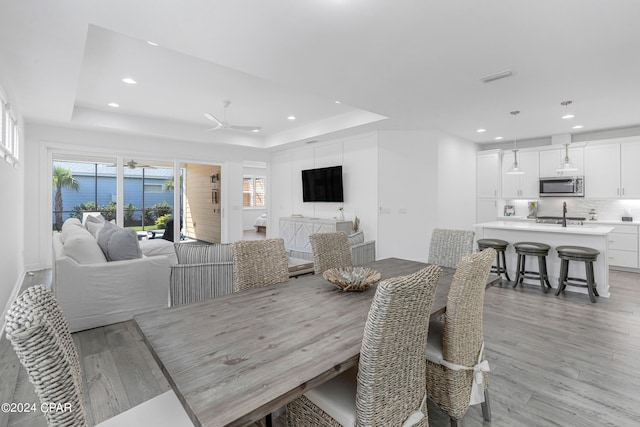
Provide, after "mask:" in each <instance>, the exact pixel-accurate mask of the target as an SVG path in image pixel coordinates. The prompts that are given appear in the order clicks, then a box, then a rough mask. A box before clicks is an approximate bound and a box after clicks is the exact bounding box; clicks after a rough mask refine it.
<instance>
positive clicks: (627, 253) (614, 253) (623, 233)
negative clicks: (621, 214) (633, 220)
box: [608, 225, 638, 268]
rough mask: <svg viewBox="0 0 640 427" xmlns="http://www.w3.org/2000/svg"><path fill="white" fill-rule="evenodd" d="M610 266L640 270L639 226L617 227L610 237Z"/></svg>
mask: <svg viewBox="0 0 640 427" xmlns="http://www.w3.org/2000/svg"><path fill="white" fill-rule="evenodd" d="M608 243H609V264H610V265H611V266H612V267H613V266H617V267H627V268H638V226H636V225H617V226H616V227H614V229H613V231H611V233H609V236H608Z"/></svg>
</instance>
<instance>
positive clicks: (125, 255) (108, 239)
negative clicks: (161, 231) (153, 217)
mask: <svg viewBox="0 0 640 427" xmlns="http://www.w3.org/2000/svg"><path fill="white" fill-rule="evenodd" d="M98 245H99V246H100V249H102V252H103V253H104V255H105V257H106V258H107V261H122V260H126V259H136V258H142V250H141V249H140V245H139V243H138V235H137V233H136V232H135V231H133V230H132V229H130V228H121V227H118V226H116V225H113V224H111V223H109V222H107V223H105V224H104V226H103V227H102V228H101V229H100V232H99V233H98Z"/></svg>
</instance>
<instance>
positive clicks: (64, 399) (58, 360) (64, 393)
mask: <svg viewBox="0 0 640 427" xmlns="http://www.w3.org/2000/svg"><path fill="white" fill-rule="evenodd" d="M6 319H7V324H6V327H5V330H6V333H7V338H8V339H9V341H10V342H11V344H12V345H13V348H14V349H15V351H16V354H17V355H18V359H19V360H20V363H22V365H23V366H24V368H25V370H26V371H27V375H28V377H29V381H30V382H31V384H33V386H34V388H35V390H36V394H37V395H38V398H39V399H40V402H41V403H42V404H49V403H62V404H64V405H66V406H65V408H64V409H65V410H63V411H45V412H44V416H45V418H46V420H47V424H48V425H49V426H56V427H57V426H69V427H71V426H74V427H76V426H86V425H87V422H86V417H85V412H84V407H83V406H82V374H81V371H80V363H79V361H78V354H77V352H76V349H75V346H74V344H73V340H72V338H71V333H70V332H69V327H68V325H67V322H66V320H65V319H64V317H63V315H62V312H61V311H60V307H59V306H58V303H57V302H56V300H55V298H54V297H53V294H51V292H50V291H49V290H47V289H46V288H45V287H44V286H42V285H37V286H33V287H30V288H28V289H26V290H25V291H24V292H23V293H22V294H21V295H20V296H18V298H17V299H16V300H15V301H14V302H13V304H11V307H10V308H9V312H8V313H7V318H6Z"/></svg>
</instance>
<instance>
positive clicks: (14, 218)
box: [0, 81, 25, 335]
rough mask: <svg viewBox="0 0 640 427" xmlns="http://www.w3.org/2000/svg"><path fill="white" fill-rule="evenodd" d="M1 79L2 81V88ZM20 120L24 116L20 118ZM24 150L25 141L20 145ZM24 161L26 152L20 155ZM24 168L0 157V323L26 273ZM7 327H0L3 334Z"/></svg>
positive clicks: (2, 322) (9, 97)
mask: <svg viewBox="0 0 640 427" xmlns="http://www.w3.org/2000/svg"><path fill="white" fill-rule="evenodd" d="M1 87H2V81H0V90H2V89H1ZM3 96H5V97H6V98H7V100H8V101H9V103H11V104H12V107H13V109H14V111H16V113H18V114H19V111H18V109H17V107H16V105H15V103H13V100H12V98H11V95H10V94H9V93H7V92H4V91H3ZM17 120H18V122H19V123H21V122H22V121H21V119H20V118H17ZM19 152H21V153H24V143H23V144H22V146H21V147H20V151H19ZM20 161H21V162H22V164H23V165H24V163H25V159H24V156H23V158H22V159H20ZM24 182H25V168H24V166H17V167H13V166H11V165H10V164H9V163H7V162H5V161H4V160H3V159H2V158H0V204H1V206H2V209H0V224H2V244H1V245H0V273H1V274H0V315H1V316H2V318H1V319H0V326H1V325H3V324H4V313H5V309H6V307H7V305H8V303H9V301H10V299H11V298H12V297H13V296H14V291H15V292H17V290H18V286H20V285H21V283H22V278H23V276H24V271H25V268H24V229H25V219H24V217H25V206H24V194H25V186H24ZM3 332H4V328H2V331H0V335H2V333H3Z"/></svg>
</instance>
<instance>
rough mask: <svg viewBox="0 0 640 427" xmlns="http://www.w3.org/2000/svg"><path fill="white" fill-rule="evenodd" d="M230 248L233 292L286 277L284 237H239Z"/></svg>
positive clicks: (279, 281)
mask: <svg viewBox="0 0 640 427" xmlns="http://www.w3.org/2000/svg"><path fill="white" fill-rule="evenodd" d="M232 251H233V291H234V292H240V291H244V290H247V289H254V288H259V287H261V286H267V285H273V284H275V283H282V282H286V281H288V280H289V265H288V264H289V263H288V261H287V255H286V253H285V250H284V240H283V239H279V238H278V239H264V240H241V241H238V242H234V243H232Z"/></svg>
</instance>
